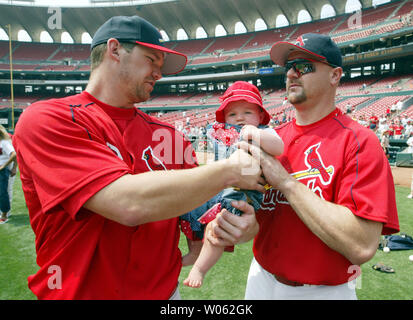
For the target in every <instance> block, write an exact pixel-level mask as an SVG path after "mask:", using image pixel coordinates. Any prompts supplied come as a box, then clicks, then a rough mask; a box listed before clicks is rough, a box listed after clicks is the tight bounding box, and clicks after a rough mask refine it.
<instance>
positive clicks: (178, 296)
mask: <svg viewBox="0 0 413 320" xmlns="http://www.w3.org/2000/svg"><path fill="white" fill-rule="evenodd" d="M169 300H182V298H181V294H180V293H179V289H178V287H176V289H175V291H174V292H173V293H172V295H171V296H170V298H169Z"/></svg>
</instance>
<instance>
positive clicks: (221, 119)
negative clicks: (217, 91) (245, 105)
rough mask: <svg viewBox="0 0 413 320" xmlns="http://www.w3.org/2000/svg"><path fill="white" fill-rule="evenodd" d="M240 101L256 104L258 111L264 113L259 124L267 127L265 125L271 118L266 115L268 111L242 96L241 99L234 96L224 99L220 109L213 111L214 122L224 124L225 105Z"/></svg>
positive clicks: (247, 97)
mask: <svg viewBox="0 0 413 320" xmlns="http://www.w3.org/2000/svg"><path fill="white" fill-rule="evenodd" d="M240 100H245V101H247V102H250V103H253V104H256V105H257V106H258V107H259V108H260V110H261V111H262V112H263V113H264V118H263V120H262V121H261V123H260V124H262V125H267V124H268V123H269V122H270V120H271V116H270V114H269V113H268V111H267V110H265V109H264V107H263V106H262V105H260V104H258V103H257V100H256V99H253V98H252V97H249V96H244V97H242V98H241V97H239V96H234V97H230V98H229V99H226V100H225V102H223V103H222V104H221V105H220V107H219V108H218V109H217V110H216V111H215V119H216V121H218V122H221V123H225V114H224V110H225V108H226V107H227V105H228V104H229V103H230V102H234V101H240Z"/></svg>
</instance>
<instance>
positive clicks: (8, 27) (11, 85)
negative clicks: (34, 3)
mask: <svg viewBox="0 0 413 320" xmlns="http://www.w3.org/2000/svg"><path fill="white" fill-rule="evenodd" d="M7 29H8V30H9V61H10V102H11V129H12V130H13V131H14V91H13V56H12V52H13V50H12V45H11V25H10V24H8V25H7ZM8 125H9V129H10V124H8Z"/></svg>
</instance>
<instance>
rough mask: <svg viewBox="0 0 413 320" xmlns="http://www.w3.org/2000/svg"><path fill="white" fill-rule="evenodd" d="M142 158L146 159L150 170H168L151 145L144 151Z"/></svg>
mask: <svg viewBox="0 0 413 320" xmlns="http://www.w3.org/2000/svg"><path fill="white" fill-rule="evenodd" d="M142 160H143V161H145V163H146V166H147V167H148V169H149V170H150V171H155V170H168V169H166V167H165V165H164V164H163V163H162V161H161V160H159V158H158V157H156V156H155V155H154V153H153V150H152V147H151V146H149V147H147V148H146V149H145V150H143V151H142Z"/></svg>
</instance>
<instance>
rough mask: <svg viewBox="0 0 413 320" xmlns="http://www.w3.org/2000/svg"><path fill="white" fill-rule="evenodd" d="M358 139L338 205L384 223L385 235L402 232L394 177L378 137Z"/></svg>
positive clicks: (361, 136)
mask: <svg viewBox="0 0 413 320" xmlns="http://www.w3.org/2000/svg"><path fill="white" fill-rule="evenodd" d="M364 133H365V132H362V134H360V136H359V137H357V139H356V140H357V142H356V143H355V147H354V148H353V150H351V151H350V152H349V154H348V155H347V159H346V166H345V169H344V172H343V175H342V179H341V181H339V182H338V183H340V188H339V194H338V199H337V203H338V204H341V205H344V206H346V207H348V208H349V209H350V210H351V211H352V212H353V213H354V214H355V215H357V216H359V217H361V218H365V219H369V220H374V221H378V222H382V223H383V224H384V225H383V231H382V233H383V234H390V233H395V232H398V231H399V223H398V217H397V208H396V199H395V189H394V182H393V176H392V173H391V169H390V166H389V162H388V160H387V159H386V158H385V156H384V153H383V150H382V149H381V147H380V143H379V142H378V140H377V138H375V137H372V136H371V135H370V136H367V137H366V136H363V134H364Z"/></svg>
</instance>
